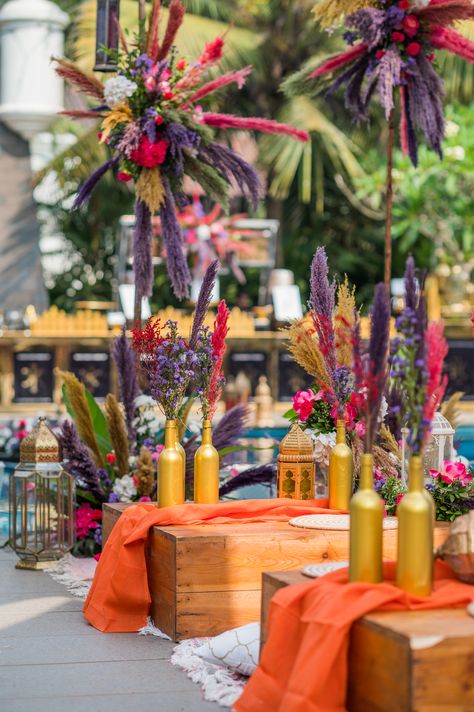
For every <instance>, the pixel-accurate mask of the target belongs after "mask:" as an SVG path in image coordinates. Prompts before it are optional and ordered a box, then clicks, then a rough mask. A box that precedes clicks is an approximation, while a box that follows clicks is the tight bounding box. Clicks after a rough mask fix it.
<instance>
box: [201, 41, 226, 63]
mask: <svg viewBox="0 0 474 712" xmlns="http://www.w3.org/2000/svg"><path fill="white" fill-rule="evenodd" d="M223 48H224V40H223V39H222V37H216V39H215V40H213V41H212V42H208V44H207V45H206V46H205V47H204V52H203V53H202V55H201V56H200V57H199V61H200V62H201V64H210V63H214V62H218V61H219V60H220V59H221V57H222V50H223Z"/></svg>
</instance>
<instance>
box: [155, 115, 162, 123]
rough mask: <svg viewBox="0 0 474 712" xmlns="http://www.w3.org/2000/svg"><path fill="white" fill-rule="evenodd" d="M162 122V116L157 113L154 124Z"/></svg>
mask: <svg viewBox="0 0 474 712" xmlns="http://www.w3.org/2000/svg"><path fill="white" fill-rule="evenodd" d="M162 123H163V117H162V116H160V114H157V116H156V119H155V124H156V125H157V126H161V124H162Z"/></svg>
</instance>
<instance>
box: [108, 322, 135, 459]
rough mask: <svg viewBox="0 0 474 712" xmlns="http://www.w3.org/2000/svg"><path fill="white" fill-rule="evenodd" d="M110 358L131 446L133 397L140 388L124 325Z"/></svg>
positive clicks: (132, 438) (133, 441)
mask: <svg viewBox="0 0 474 712" xmlns="http://www.w3.org/2000/svg"><path fill="white" fill-rule="evenodd" d="M112 358H113V360H114V362H115V366H116V368H117V375H118V386H119V393H120V400H121V401H122V405H123V409H124V411H125V420H126V423H127V431H128V440H129V443H130V446H131V447H133V446H134V445H135V436H136V433H135V427H134V425H133V418H134V415H135V399H136V397H137V396H138V395H139V393H140V388H139V386H138V381H137V369H136V363H135V352H134V350H133V349H132V347H131V345H130V342H129V340H128V339H127V335H126V332H125V327H123V329H122V333H121V334H120V336H118V337H117V338H116V339H114V341H113V344H112Z"/></svg>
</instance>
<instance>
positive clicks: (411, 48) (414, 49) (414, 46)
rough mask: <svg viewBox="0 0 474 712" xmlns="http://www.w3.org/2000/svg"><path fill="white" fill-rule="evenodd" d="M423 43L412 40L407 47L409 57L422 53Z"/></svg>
mask: <svg viewBox="0 0 474 712" xmlns="http://www.w3.org/2000/svg"><path fill="white" fill-rule="evenodd" d="M420 50H421V44H420V43H419V42H410V44H409V45H408V47H407V55H408V56H409V57H417V56H418V55H419V54H420Z"/></svg>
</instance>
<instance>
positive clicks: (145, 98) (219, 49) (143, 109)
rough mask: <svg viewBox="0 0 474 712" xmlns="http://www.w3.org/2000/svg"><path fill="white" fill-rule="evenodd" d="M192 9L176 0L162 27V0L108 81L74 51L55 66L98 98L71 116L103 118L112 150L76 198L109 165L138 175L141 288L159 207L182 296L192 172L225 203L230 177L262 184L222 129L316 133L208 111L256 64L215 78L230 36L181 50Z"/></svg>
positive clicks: (140, 290)
mask: <svg viewBox="0 0 474 712" xmlns="http://www.w3.org/2000/svg"><path fill="white" fill-rule="evenodd" d="M184 14H185V9H184V5H183V4H182V2H181V0H171V4H170V7H169V15H168V23H167V27H166V30H165V32H164V36H163V37H162V38H161V39H160V37H159V25H160V0H154V2H153V3H152V10H151V13H150V18H149V22H148V28H147V32H146V33H143V34H144V39H143V40H141V39H139V40H138V42H137V43H136V44H134V45H133V46H129V45H128V43H127V40H126V38H125V35H124V34H123V33H121V48H120V50H119V51H118V54H117V57H116V58H115V59H116V61H117V66H118V74H117V76H116V77H113V78H111V79H108V80H107V81H106V82H105V84H102V83H101V82H100V81H98V80H97V79H96V78H95V77H94V76H90V75H87V74H85V73H84V72H82V71H81V70H80V69H79V68H78V67H77V66H76V65H74V64H72V63H71V62H68V61H66V60H57V70H56V71H57V72H58V74H59V75H60V76H63V77H64V78H65V79H66V80H68V81H69V82H70V83H71V84H72V85H73V86H74V87H76V88H77V89H79V90H80V91H81V92H83V93H84V94H86V95H88V96H90V97H91V98H92V99H94V100H95V101H96V102H97V105H96V106H95V107H94V108H92V109H91V110H90V111H86V112H82V111H81V112H76V111H72V112H66V113H67V114H68V115H69V116H76V117H78V118H83V117H87V118H90V117H98V118H100V119H101V120H102V126H101V132H100V134H99V140H100V142H101V143H105V144H107V146H108V147H109V148H110V152H111V158H110V159H109V160H108V161H107V162H106V163H105V164H104V165H102V166H101V167H100V168H99V169H98V170H97V171H96V172H95V173H94V174H93V175H92V176H90V177H89V178H88V179H87V180H86V181H85V183H84V184H83V185H82V187H81V188H80V190H79V193H78V195H77V197H76V200H75V204H74V207H75V208H78V207H80V206H81V205H82V204H84V203H85V202H86V201H87V199H88V198H89V196H90V194H91V192H92V190H93V189H94V187H95V185H96V184H97V182H98V181H99V180H100V179H101V178H102V176H103V175H104V174H105V173H106V172H107V171H108V170H110V169H114V170H116V172H117V177H118V179H119V180H123V181H131V180H133V181H134V186H135V193H136V204H135V215H136V222H135V231H134V238H133V256H134V269H135V278H136V289H137V298H138V299H139V298H140V297H141V296H147V295H150V293H151V288H152V262H151V240H152V222H151V217H152V214H153V213H155V212H156V211H158V213H159V215H160V223H161V233H162V235H163V240H164V244H165V249H166V263H167V267H168V274H169V276H170V280H171V283H172V285H173V289H174V292H175V294H176V296H177V297H179V298H183V297H187V296H188V294H189V283H190V273H189V269H188V266H187V263H186V259H185V256H184V251H183V241H182V234H181V230H180V226H179V222H178V220H177V217H176V206H177V205H182V203H183V200H184V194H183V180H184V177H185V176H189V177H190V178H192V179H194V180H195V181H197V182H198V183H199V184H200V185H201V186H202V188H203V189H204V191H205V192H206V193H208V194H209V195H211V196H212V197H213V198H214V199H215V200H216V202H217V203H219V204H221V205H224V206H226V205H227V203H228V195H229V190H230V186H231V184H235V185H236V186H237V187H238V188H239V189H240V191H241V192H242V193H243V194H245V195H246V196H247V197H248V198H249V200H250V202H251V203H252V205H253V206H254V207H256V206H257V204H258V199H259V194H260V186H259V180H258V177H257V174H256V172H255V170H254V169H253V168H252V167H251V166H250V165H249V164H248V163H246V161H244V160H243V159H242V158H241V157H240V156H239V155H238V154H236V153H235V152H234V151H233V150H232V149H231V148H228V147H227V146H224V145H222V144H219V143H217V142H216V141H215V135H214V134H215V130H226V129H244V130H250V131H263V132H267V133H277V134H278V133H280V134H286V135H289V136H292V137H294V138H295V139H298V140H300V141H306V140H307V139H308V134H307V133H306V132H304V131H299V130H297V129H295V128H293V127H291V126H288V125H286V124H279V123H277V122H275V121H272V120H269V119H258V118H242V117H238V116H234V115H229V114H220V113H215V112H209V111H205V110H204V108H203V104H204V103H205V102H206V101H207V99H208V97H210V96H211V95H213V94H214V93H215V92H216V91H218V90H220V89H222V88H223V87H225V86H229V85H231V84H235V85H237V87H238V88H241V87H242V86H243V84H244V83H245V81H246V78H247V76H248V75H249V73H250V71H251V67H245V68H243V69H240V70H237V71H233V72H227V73H224V74H220V75H217V76H214V77H213V78H210V75H209V73H210V71H213V70H214V71H215V69H216V68H217V65H218V64H219V61H220V60H221V58H222V56H223V51H224V38H223V37H217V38H216V39H215V40H214V41H213V42H210V43H209V44H207V45H206V46H205V47H204V49H203V51H202V52H201V54H200V55H199V56H198V57H197V58H196V60H195V61H194V62H191V63H188V62H187V61H186V60H185V59H184V58H183V57H180V56H179V54H178V51H177V49H176V47H175V46H174V41H175V38H176V34H177V32H178V30H179V28H180V26H181V24H182V22H183V17H184Z"/></svg>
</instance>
